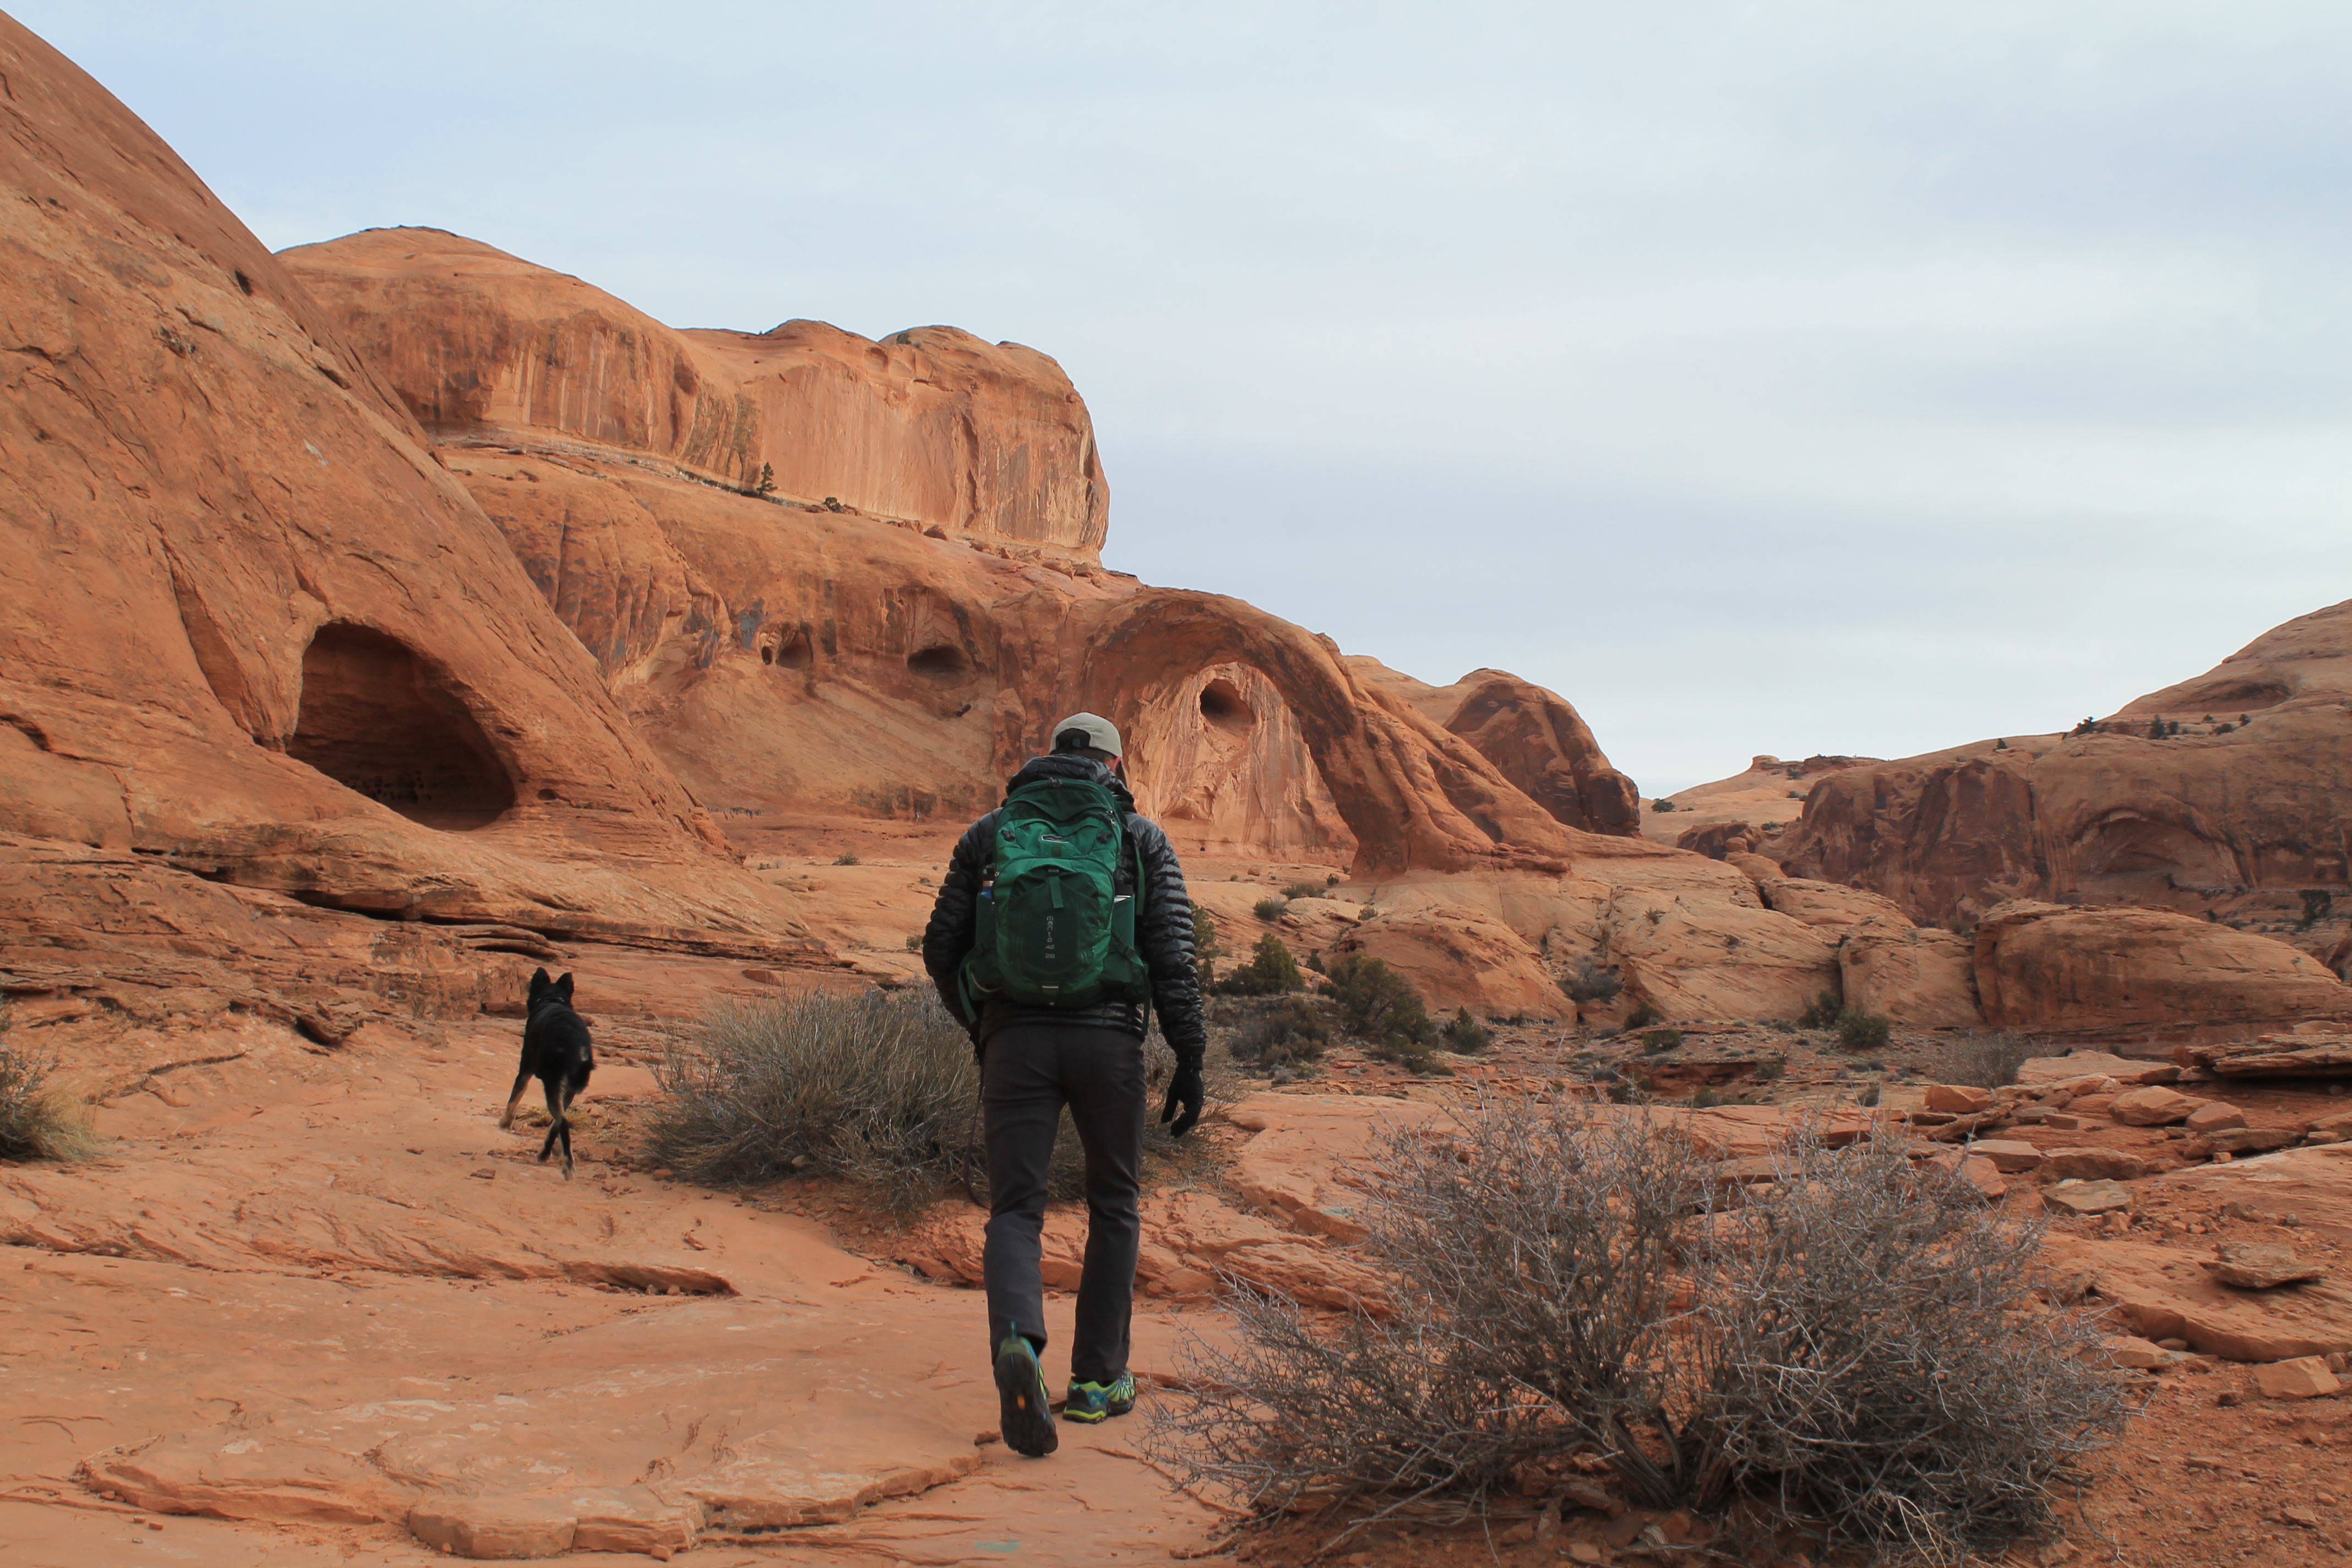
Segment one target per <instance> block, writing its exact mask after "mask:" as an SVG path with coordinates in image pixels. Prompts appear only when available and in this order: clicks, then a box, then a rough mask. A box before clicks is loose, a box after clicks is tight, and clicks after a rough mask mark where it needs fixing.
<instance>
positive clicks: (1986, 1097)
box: [1925, 1083, 1992, 1116]
mask: <svg viewBox="0 0 2352 1568" xmlns="http://www.w3.org/2000/svg"><path fill="white" fill-rule="evenodd" d="M1925 1103H1926V1105H1927V1109H1928V1110H1940V1111H1943V1112H1945V1113H1946V1114H1948V1115H1951V1116H1972V1115H1975V1114H1976V1113H1977V1112H1979V1111H1980V1110H1989V1109H1990V1108H1991V1105H1992V1090H1990V1089H1978V1088H1977V1087H1975V1086H1974V1085H1972V1084H1965V1083H1933V1084H1929V1085H1928V1086H1927V1100H1926V1101H1925Z"/></svg>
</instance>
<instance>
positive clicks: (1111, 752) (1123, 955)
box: [923, 713, 1208, 1458]
mask: <svg viewBox="0 0 2352 1568" xmlns="http://www.w3.org/2000/svg"><path fill="white" fill-rule="evenodd" d="M1120 752H1121V748H1120V745H1119V739H1118V730H1117V729H1116V728H1114V727H1113V726H1112V724H1111V722H1110V721H1108V720H1107V719H1099V718H1097V717H1096V716H1095V715H1094V714H1092V713H1078V714H1074V715H1072V716H1071V717H1069V718H1067V719H1065V720H1063V721H1061V722H1060V723H1058V724H1056V725H1055V726H1054V750H1053V753H1052V754H1051V755H1049V756H1043V757H1033V758H1031V759H1030V761H1029V763H1028V765H1027V766H1025V767H1024V768H1023V769H1022V770H1021V771H1020V772H1019V773H1015V774H1013V778H1012V781H1011V783H1010V784H1008V785H1007V786H1006V790H1005V796H1004V804H1003V805H1001V806H999V807H998V808H997V809H996V810H994V811H992V812H990V813H989V814H988V815H987V816H983V817H982V818H981V819H980V820H979V821H978V822H975V823H973V824H972V825H971V827H970V829H968V830H967V831H966V832H965V834H964V836H963V837H961V839H959V840H957V842H956V847H955V854H954V856H953V857H952V858H950V860H949V862H948V870H947V875H946V876H945V877H944V878H943V879H941V880H940V896H939V899H938V901H937V902H935V903H934V904H933V905H932V906H931V921H930V925H929V928H927V929H926V930H925V931H924V932H923V967H924V968H925V969H927V970H929V972H930V976H931V983H932V984H934V985H936V986H938V987H939V991H940V999H941V1000H942V1001H944V1002H945V1003H946V1004H947V1005H948V1010H949V1011H950V1012H951V1013H953V1014H954V1015H955V1016H957V1017H958V1018H960V1019H962V1020H963V1021H964V1023H965V1025H966V1026H967V1027H969V1028H970V1029H971V1037H972V1042H973V1044H974V1045H975V1046H976V1047H978V1049H979V1051H980V1063H981V1068H980V1081H981V1089H980V1100H981V1107H982V1116H983V1120H984V1126H985V1137H986V1140H987V1146H988V1196H989V1217H988V1244H987V1247H986V1250H985V1253H984V1255H983V1261H982V1273H983V1274H984V1275H985V1277H986V1279H987V1283H988V1341H989V1351H990V1353H991V1354H992V1356H993V1357H994V1358H995V1363H996V1390H997V1394H998V1395H999V1396H1000V1398H1001V1400H1002V1402H1003V1433H1004V1442H1005V1445H1006V1447H1010V1448H1012V1449H1013V1452H1015V1453H1017V1454H1026V1455H1028V1456H1030V1457H1031V1458H1038V1457H1040V1456H1043V1455H1045V1454H1050V1453H1052V1452H1053V1451H1054V1449H1055V1446H1056V1445H1057V1443H1058V1442H1059V1436H1058V1434H1057V1432H1056V1430H1055V1426H1054V1414H1053V1409H1052V1405H1051V1404H1050V1396H1049V1391H1048V1390H1047V1388H1046V1386H1045V1369H1044V1368H1043V1367H1042V1366H1040V1365H1039V1363H1038V1359H1037V1358H1038V1353H1039V1352H1042V1351H1043V1350H1044V1349H1045V1284H1044V1281H1043V1280H1042V1279H1040V1278H1039V1274H1038V1256H1039V1248H1038V1232H1039V1230H1040V1229H1041V1227H1042V1226H1044V1225H1045V1175H1046V1164H1047V1162H1048V1160H1049V1159H1050V1158H1051V1156H1052V1154H1053V1152H1054V1133H1055V1129H1056V1128H1057V1127H1058V1126H1059V1125H1060V1122H1061V1115H1062V1107H1063V1106H1064V1105H1065V1104H1066V1105H1068V1106H1069V1108H1070V1120H1071V1121H1072V1122H1074V1123H1075V1124H1076V1127H1077V1131H1078V1142H1079V1143H1080V1144H1081V1145H1083V1146H1084V1147H1085V1149H1086V1154H1087V1258H1086V1271H1085V1274H1084V1277H1083V1278H1082V1279H1080V1281H1079V1284H1078V1321H1077V1336H1076V1340H1077V1342H1076V1344H1074V1345H1073V1346H1071V1349H1070V1386H1069V1398H1068V1401H1067V1403H1066V1405H1065V1407H1064V1410H1063V1415H1066V1417H1067V1418H1068V1419H1070V1420H1073V1421H1086V1422H1096V1421H1101V1420H1103V1419H1104V1418H1106V1417H1108V1416H1112V1415H1126V1414H1127V1413H1128V1412H1129V1411H1130V1410H1132V1409H1134V1408H1135V1374H1134V1373H1132V1372H1130V1371H1129V1368H1128V1364H1127V1346H1128V1317H1129V1310H1130V1308H1131V1306H1132V1304H1133V1300H1134V1296H1135V1257H1136V1249H1137V1246H1138V1243H1139V1239H1140V1235H1141V1222H1140V1220H1139V1218H1138V1215H1137V1212H1136V1202H1137V1198H1138V1196H1139V1193H1140V1190H1141V1185H1142V1163H1143V1117H1144V1110H1145V1083H1144V1066H1143V1037H1144V1033H1145V1030H1146V1028H1147V1027H1148V1020H1149V1017H1150V1009H1151V1008H1152V1007H1154V1006H1156V1007H1158V1008H1159V1009H1160V1033H1161V1034H1162V1035H1163V1036H1165V1037H1166V1038H1167V1041H1168V1044H1169V1045H1170V1047H1172V1048H1173V1049H1174V1051H1175V1053H1176V1072H1175V1076H1174V1077H1173V1078H1171V1079H1170V1080H1169V1084H1168V1100H1167V1103H1166V1104H1165V1105H1164V1106H1162V1107H1161V1109H1160V1121H1173V1122H1174V1126H1172V1127H1171V1129H1170V1131H1171V1132H1172V1133H1174V1134H1175V1135H1176V1136H1177V1137H1180V1138H1181V1137H1182V1136H1183V1135H1184V1134H1185V1133H1186V1132H1189V1131H1192V1124H1193V1123H1194V1122H1195V1121H1199V1120H1200V1118H1201V1094H1202V1091H1201V1056H1202V1049H1203V1047H1205V1045H1206V1043H1207V1039H1208V1031H1207V1027H1206V1026H1205V1025H1204V1023H1203V1022H1202V1016H1201V988H1200V982H1199V977H1198V975H1197V974H1196V973H1195V972H1194V970H1193V967H1192V900H1191V898H1190V897H1189V896H1188V895H1187V894H1186V893H1185V891H1184V872H1183V868H1181V867H1180V866H1179V865H1178V864H1177V863H1176V850H1175V848H1174V847H1173V846H1171V844H1170V843H1169V842H1168V836H1167V835H1166V834H1165V833H1162V832H1161V831H1160V829H1159V828H1158V827H1157V826H1153V825H1152V824H1151V823H1150V822H1148V821H1146V820H1145V819H1144V818H1142V817H1140V816H1137V815H1136V813H1135V797H1134V796H1133V795H1129V793H1128V789H1127V785H1126V784H1125V782H1124V781H1123V780H1122V779H1121V777H1120V773H1119V770H1120V768H1121V767H1122V765H1123V763H1122V761H1121V754H1120Z"/></svg>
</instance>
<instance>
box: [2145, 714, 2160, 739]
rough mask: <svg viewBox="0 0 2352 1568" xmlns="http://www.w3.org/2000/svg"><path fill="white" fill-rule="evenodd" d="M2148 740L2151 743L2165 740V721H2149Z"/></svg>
mask: <svg viewBox="0 0 2352 1568" xmlns="http://www.w3.org/2000/svg"><path fill="white" fill-rule="evenodd" d="M2147 738H2148V739H2149V740H2151V741H2161V740H2163V739H2164V721H2163V720H2161V719H2151V720H2149V721H2147Z"/></svg>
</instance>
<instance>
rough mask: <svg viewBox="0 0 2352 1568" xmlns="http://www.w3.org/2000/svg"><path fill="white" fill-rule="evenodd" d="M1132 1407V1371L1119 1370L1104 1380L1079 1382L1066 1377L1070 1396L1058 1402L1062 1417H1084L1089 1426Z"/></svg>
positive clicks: (1122, 1413) (1121, 1413)
mask: <svg viewBox="0 0 2352 1568" xmlns="http://www.w3.org/2000/svg"><path fill="white" fill-rule="evenodd" d="M1134 1408H1135V1373H1131V1372H1123V1373H1119V1374H1118V1376H1117V1377H1115V1378H1112V1379H1111V1380H1110V1381H1109V1382H1108V1383H1080V1382H1079V1381H1078V1380H1077V1379H1076V1378H1075V1377H1074V1378H1072V1379H1070V1397H1069V1400H1068V1402H1067V1403H1066V1404H1065V1405H1063V1406H1062V1419H1063V1420H1065V1421H1084V1422H1086V1423H1087V1424H1088V1425H1089V1426H1091V1425H1093V1424H1094V1423H1095V1422H1097V1421H1103V1420H1108V1418H1109V1417H1111V1416H1113V1415H1126V1414H1127V1413H1128V1412H1129V1411H1130V1410H1132V1409H1134Z"/></svg>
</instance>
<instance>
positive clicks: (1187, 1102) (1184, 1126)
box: [1160, 1062, 1203, 1138]
mask: <svg viewBox="0 0 2352 1568" xmlns="http://www.w3.org/2000/svg"><path fill="white" fill-rule="evenodd" d="M1202 1097H1203V1094H1202V1088H1201V1064H1200V1063H1198V1062H1178V1063H1177V1064H1176V1071H1175V1074H1174V1076H1172V1077H1171V1078H1170V1079H1169V1080H1168V1103H1167V1104H1166V1105H1163V1106H1161V1107H1160V1121H1174V1122H1175V1123H1176V1125H1175V1126H1173V1127H1171V1128H1169V1129H1168V1135H1169V1136H1170V1137H1171V1138H1181V1137H1182V1136H1184V1134H1185V1133H1187V1132H1190V1131H1192V1123H1194V1122H1196V1121H1200V1120H1201V1101H1202ZM1180 1106H1181V1107H1182V1108H1183V1112H1184V1113H1183V1114H1182V1115H1181V1116H1179V1115H1177V1114H1176V1111H1177V1108H1178V1107H1180Z"/></svg>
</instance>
